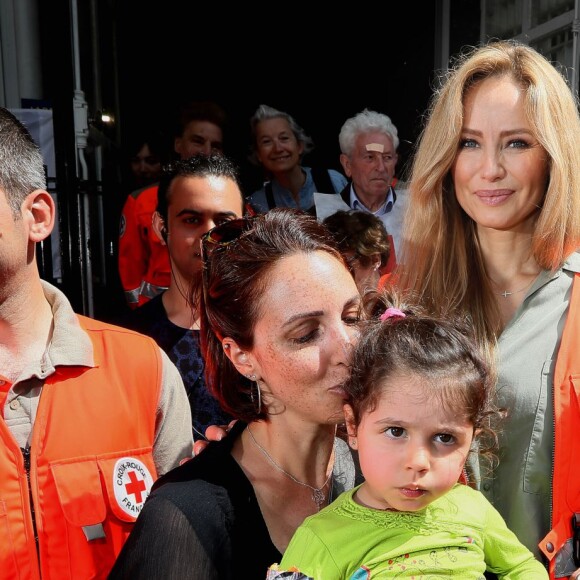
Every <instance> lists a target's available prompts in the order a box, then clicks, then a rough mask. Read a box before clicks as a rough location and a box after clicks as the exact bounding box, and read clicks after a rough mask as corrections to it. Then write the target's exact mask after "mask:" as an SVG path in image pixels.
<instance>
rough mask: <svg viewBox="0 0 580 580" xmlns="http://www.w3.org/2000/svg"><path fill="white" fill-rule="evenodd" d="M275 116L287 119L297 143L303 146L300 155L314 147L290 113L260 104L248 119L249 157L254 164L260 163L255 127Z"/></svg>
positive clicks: (275, 117) (310, 139)
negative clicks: (249, 133) (249, 131)
mask: <svg viewBox="0 0 580 580" xmlns="http://www.w3.org/2000/svg"><path fill="white" fill-rule="evenodd" d="M277 118H281V119H286V121H288V124H289V125H290V129H291V131H292V133H294V136H295V137H296V140H297V141H298V143H302V145H303V146H304V151H303V152H302V156H304V155H306V154H307V153H310V151H312V150H313V149H314V141H312V138H311V137H310V136H309V135H307V134H306V132H305V131H304V129H303V128H302V127H301V126H300V125H299V124H298V123H297V122H296V120H295V119H294V117H292V115H289V114H288V113H285V112H284V111H279V110H278V109H274V108H273V107H269V106H268V105H260V106H259V107H258V108H257V109H256V112H255V113H254V114H253V115H252V117H251V119H250V128H251V130H252V150H251V152H250V156H249V159H250V161H251V162H252V163H254V164H255V165H259V164H260V163H259V161H258V158H257V157H256V127H257V126H258V123H260V122H261V121H265V120H267V119H277Z"/></svg>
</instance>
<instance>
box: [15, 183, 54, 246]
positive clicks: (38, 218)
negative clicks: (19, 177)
mask: <svg viewBox="0 0 580 580" xmlns="http://www.w3.org/2000/svg"><path fill="white" fill-rule="evenodd" d="M23 209H24V210H25V215H27V216H29V217H30V220H29V224H30V230H29V232H30V233H29V237H30V240H31V241H32V242H42V241H43V240H45V239H46V238H47V237H48V236H50V233H51V232H52V228H53V227H54V218H55V212H56V206H55V203H54V200H53V199H52V196H51V195H50V193H48V192H47V191H44V190H42V189H37V190H35V191H33V192H32V193H30V194H29V195H28V197H27V198H26V200H25V202H24V207H23Z"/></svg>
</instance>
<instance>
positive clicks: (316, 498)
mask: <svg viewBox="0 0 580 580" xmlns="http://www.w3.org/2000/svg"><path fill="white" fill-rule="evenodd" d="M246 431H247V432H248V433H249V434H250V437H251V439H252V443H253V444H254V445H255V446H256V447H257V448H258V449H259V450H260V451H261V452H262V454H263V455H264V457H265V458H266V459H267V460H268V463H270V464H271V465H273V466H274V467H275V468H276V469H277V470H278V471H281V472H282V473H283V474H284V475H285V476H286V477H289V478H290V479H291V480H292V481H293V482H294V483H297V484H298V485H302V486H304V487H307V488H309V489H310V490H312V501H313V502H314V503H315V504H316V509H317V510H318V511H320V508H321V507H322V505H323V504H324V499H325V496H324V491H323V490H324V488H325V487H326V484H327V483H328V482H329V480H330V478H331V477H332V469H331V470H330V473H329V474H328V477H327V478H326V481H325V482H324V483H323V484H322V485H321V486H320V487H313V486H312V485H310V484H308V483H304V482H303V481H300V480H299V479H296V478H295V477H294V476H293V475H292V474H290V473H288V472H287V471H286V470H285V469H282V467H280V466H279V465H278V464H277V463H276V462H275V461H274V459H273V458H272V456H271V455H270V454H269V453H268V452H267V451H266V450H265V449H264V448H263V447H262V446H261V445H260V444H259V443H258V442H257V441H256V438H255V437H254V434H253V433H252V431H251V430H250V426H249V425H246ZM329 497H330V494H329Z"/></svg>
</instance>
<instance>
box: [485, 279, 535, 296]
mask: <svg viewBox="0 0 580 580" xmlns="http://www.w3.org/2000/svg"><path fill="white" fill-rule="evenodd" d="M534 280H535V278H532V279H531V280H530V281H529V282H528V283H527V284H526V285H525V286H524V287H523V288H520V289H519V290H513V291H512V292H508V291H507V290H504V291H503V292H495V294H496V295H497V296H503V297H504V298H507V297H508V296H511V295H512V294H519V293H520V292H523V291H524V290H527V289H528V288H529V287H530V286H531V285H532V282H533V281H534Z"/></svg>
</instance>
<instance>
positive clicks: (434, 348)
mask: <svg viewBox="0 0 580 580" xmlns="http://www.w3.org/2000/svg"><path fill="white" fill-rule="evenodd" d="M389 307H395V308H398V309H399V310H401V311H402V312H403V313H404V314H405V317H404V318H402V317H390V318H387V319H386V320H384V321H382V320H380V313H381V312H384V311H385V309H386V308H389ZM409 374H414V375H419V376H421V377H423V378H425V379H426V380H425V384H426V385H427V388H428V389H429V395H430V396H432V397H433V398H434V399H436V400H438V401H439V402H440V403H441V404H442V406H443V407H444V408H445V409H448V410H451V411H452V412H453V413H455V414H456V415H457V416H459V417H464V418H465V419H466V420H467V421H468V422H469V423H471V424H472V425H473V428H474V430H475V432H476V434H477V440H478V444H479V449H478V451H479V453H484V454H487V455H489V456H491V457H492V459H493V450H494V449H495V447H496V442H497V437H496V432H495V427H497V426H498V424H497V421H498V420H499V419H500V418H501V417H502V413H501V412H500V411H499V410H498V409H496V407H495V406H494V403H493V400H494V385H495V379H496V375H495V367H493V366H492V365H490V364H489V363H488V362H487V359H486V357H485V356H484V353H483V352H482V351H481V349H480V348H479V347H478V344H477V341H476V339H475V334H474V331H473V324H472V323H471V322H470V320H468V319H465V318H459V317H458V316H454V315H452V314H450V313H446V314H445V316H434V315H432V314H431V313H429V312H427V310H425V308H424V307H423V306H420V305H419V303H418V302H416V301H415V300H413V299H412V295H411V294H407V295H406V296H405V295H403V294H402V293H400V292H399V291H397V290H395V289H390V290H389V291H387V292H384V293H382V294H377V299H376V302H375V304H374V310H373V312H372V313H371V316H369V318H368V319H367V320H366V321H363V322H361V338H360V340H359V341H358V343H357V345H356V346H355V348H354V353H353V359H352V370H351V374H350V377H349V378H348V379H347V381H346V382H345V385H344V388H345V391H346V394H347V402H348V403H349V404H350V405H351V406H352V408H353V414H354V418H355V422H356V424H357V425H358V424H359V422H360V419H361V417H362V415H363V414H364V413H366V412H370V411H372V410H373V409H374V408H375V407H376V405H377V403H378V400H379V398H380V396H381V393H382V392H383V389H384V388H385V384H386V382H387V381H388V380H389V378H390V377H395V376H401V375H409Z"/></svg>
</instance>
